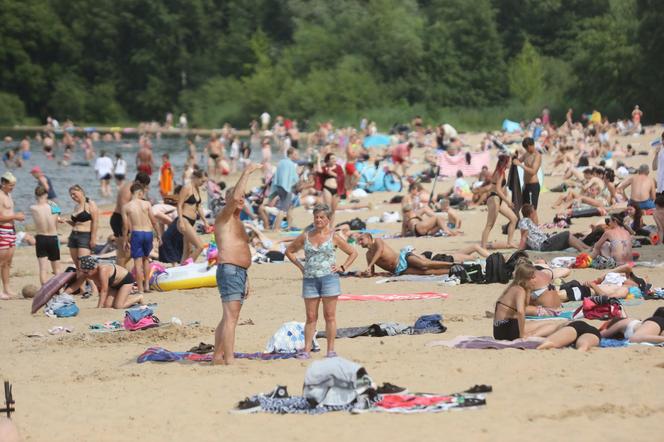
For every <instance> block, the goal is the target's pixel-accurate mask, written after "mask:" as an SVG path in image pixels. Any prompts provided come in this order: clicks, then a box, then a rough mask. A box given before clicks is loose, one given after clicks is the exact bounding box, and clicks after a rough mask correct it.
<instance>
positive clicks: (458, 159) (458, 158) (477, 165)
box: [438, 150, 491, 177]
mask: <svg viewBox="0 0 664 442" xmlns="http://www.w3.org/2000/svg"><path fill="white" fill-rule="evenodd" d="M470 157H471V158H470V164H468V162H467V161H466V153H465V152H461V153H458V154H456V155H454V156H451V155H448V154H447V152H441V153H439V154H438V167H440V172H439V175H445V176H451V177H455V176H456V173H457V171H458V170H461V171H462V172H463V176H466V177H468V176H476V175H479V174H480V172H481V171H482V167H483V166H487V167H489V161H490V160H491V155H490V153H489V151H488V150H487V151H484V152H473V153H471V154H470Z"/></svg>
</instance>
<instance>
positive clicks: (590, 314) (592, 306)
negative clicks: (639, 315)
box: [573, 296, 627, 321]
mask: <svg viewBox="0 0 664 442" xmlns="http://www.w3.org/2000/svg"><path fill="white" fill-rule="evenodd" d="M626 317H627V314H625V310H623V307H622V304H620V300H618V299H616V298H609V297H608V296H591V297H589V298H584V299H583V304H581V306H580V307H579V308H578V309H576V311H575V312H574V315H573V318H574V319H579V318H586V319H599V320H601V321H606V320H609V319H613V318H626Z"/></svg>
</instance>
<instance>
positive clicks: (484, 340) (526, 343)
mask: <svg viewBox="0 0 664 442" xmlns="http://www.w3.org/2000/svg"><path fill="white" fill-rule="evenodd" d="M543 341H544V338H528V339H516V340H514V341H501V340H497V339H494V338H492V337H490V336H457V337H456V338H454V339H452V340H450V341H431V342H428V343H427V344H426V345H427V347H435V346H443V347H450V348H470V349H492V350H503V349H506V348H516V349H519V350H534V349H536V348H537V347H538V346H539V345H540V344H541V343H542V342H543Z"/></svg>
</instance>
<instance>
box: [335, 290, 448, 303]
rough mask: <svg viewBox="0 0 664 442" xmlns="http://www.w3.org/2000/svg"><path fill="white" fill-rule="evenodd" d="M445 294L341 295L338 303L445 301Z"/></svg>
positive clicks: (446, 295)
mask: <svg viewBox="0 0 664 442" xmlns="http://www.w3.org/2000/svg"><path fill="white" fill-rule="evenodd" d="M448 296H449V295H448V294H447V293H435V292H418V293H381V294H379V295H341V296H339V301H414V300H418V299H445V298H447V297H448Z"/></svg>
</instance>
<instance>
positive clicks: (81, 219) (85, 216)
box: [71, 198, 92, 224]
mask: <svg viewBox="0 0 664 442" xmlns="http://www.w3.org/2000/svg"><path fill="white" fill-rule="evenodd" d="M89 201H90V200H89V199H87V198H86V199H85V202H86V203H87V202H89ZM88 221H92V214H91V213H90V212H88V211H87V210H85V203H83V210H81V211H80V212H78V213H77V214H76V215H72V216H71V222H72V223H74V224H80V223H86V222H88Z"/></svg>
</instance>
